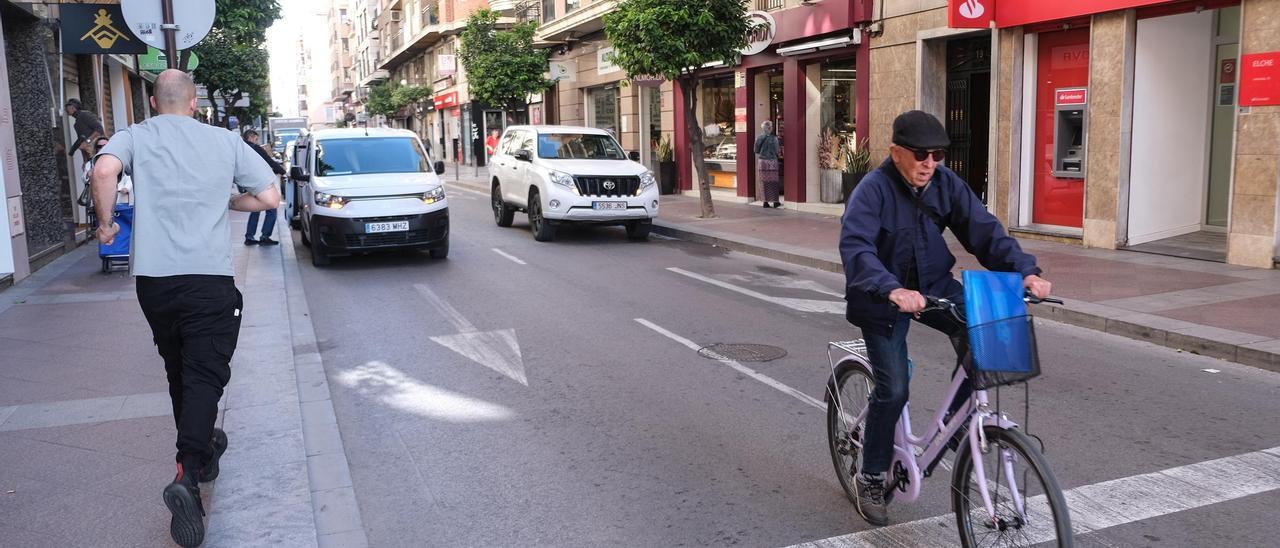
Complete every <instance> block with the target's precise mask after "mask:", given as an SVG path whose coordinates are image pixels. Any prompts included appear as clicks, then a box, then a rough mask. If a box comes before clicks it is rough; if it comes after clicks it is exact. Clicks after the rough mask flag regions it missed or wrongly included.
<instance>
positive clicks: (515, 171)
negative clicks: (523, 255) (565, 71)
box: [489, 126, 658, 242]
mask: <svg viewBox="0 0 1280 548" xmlns="http://www.w3.org/2000/svg"><path fill="white" fill-rule="evenodd" d="M639 159H640V155H639V153H637V152H632V153H630V154H627V153H625V152H623V150H622V146H621V145H619V144H618V141H617V140H615V139H614V138H613V136H612V135H610V134H609V133H608V132H606V131H604V130H601V129H595V128H588V127H574V126H511V127H509V128H507V131H506V133H504V134H503V135H502V139H501V140H500V141H499V144H498V150H497V152H495V153H494V155H493V157H492V158H490V160H489V184H490V190H491V200H492V207H493V217H494V220H495V221H496V222H497V224H498V226H503V227H506V226H511V223H512V220H513V217H514V215H515V212H517V211H523V212H525V213H527V214H528V215H529V225H530V227H531V228H532V230H533V237H534V239H536V240H538V241H540V242H547V241H551V240H553V239H555V234H556V229H557V227H558V226H560V225H563V224H568V223H585V224H602V225H623V226H625V227H626V228H627V236H628V237H630V238H631V239H633V240H644V239H646V238H648V237H649V230H650V229H651V227H652V226H653V219H654V217H657V216H658V184H657V181H656V180H655V179H654V177H653V173H651V172H649V170H647V169H645V167H644V166H643V165H641V164H640V162H639Z"/></svg>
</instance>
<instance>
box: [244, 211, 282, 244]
mask: <svg viewBox="0 0 1280 548" xmlns="http://www.w3.org/2000/svg"><path fill="white" fill-rule="evenodd" d="M265 217H266V219H264V220H263V221H262V237H263V238H270V237H271V232H272V231H274V230H275V229H276V210H274V209H268V210H267V214H266V215H265ZM256 232H258V212H257V211H255V212H253V213H250V214H249V228H248V229H246V230H245V231H244V239H246V240H253V239H256V238H254V237H253V235H254V233H256Z"/></svg>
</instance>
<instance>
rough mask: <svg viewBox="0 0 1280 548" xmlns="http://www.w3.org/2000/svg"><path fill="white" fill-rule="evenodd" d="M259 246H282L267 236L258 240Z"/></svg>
mask: <svg viewBox="0 0 1280 548" xmlns="http://www.w3.org/2000/svg"><path fill="white" fill-rule="evenodd" d="M258 245H280V242H277V241H275V240H272V239H271V238H268V237H266V236H263V237H261V238H258Z"/></svg>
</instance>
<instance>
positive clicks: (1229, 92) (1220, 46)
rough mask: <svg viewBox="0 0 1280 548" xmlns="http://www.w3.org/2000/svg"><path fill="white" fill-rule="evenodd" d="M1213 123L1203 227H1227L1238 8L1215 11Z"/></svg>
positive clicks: (1238, 28) (1236, 65)
mask: <svg viewBox="0 0 1280 548" xmlns="http://www.w3.org/2000/svg"><path fill="white" fill-rule="evenodd" d="M1214 42H1215V43H1214V50H1215V51H1214V65H1213V66H1214V67H1215V70H1214V87H1213V89H1212V90H1211V91H1212V94H1213V122H1212V124H1213V125H1212V128H1211V129H1210V131H1211V132H1212V133H1211V134H1210V136H1209V192H1208V196H1207V198H1206V209H1205V221H1204V224H1205V227H1206V228H1208V229H1210V230H1214V229H1217V230H1226V228H1227V214H1228V210H1227V204H1228V203H1229V199H1230V196H1231V168H1232V164H1233V162H1232V158H1233V156H1232V151H1233V149H1234V148H1235V121H1236V75H1237V73H1238V72H1239V71H1238V70H1237V68H1238V67H1239V64H1238V61H1239V56H1240V7H1239V6H1233V7H1229V8H1223V9H1221V10H1218V21H1217V38H1216V39H1215V41H1214Z"/></svg>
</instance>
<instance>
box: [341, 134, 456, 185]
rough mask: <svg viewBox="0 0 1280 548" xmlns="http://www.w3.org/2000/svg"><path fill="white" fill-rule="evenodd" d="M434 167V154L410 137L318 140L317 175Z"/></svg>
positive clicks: (425, 170)
mask: <svg viewBox="0 0 1280 548" xmlns="http://www.w3.org/2000/svg"><path fill="white" fill-rule="evenodd" d="M430 171H431V161H430V158H428V157H427V154H426V153H425V152H423V150H422V146H421V145H419V144H418V141H417V140H415V139H413V138H410V137H359V138H354V139H322V140H320V142H319V143H317V144H316V176H317V177H337V176H341V175H366V174H370V173H427V172H430Z"/></svg>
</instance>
